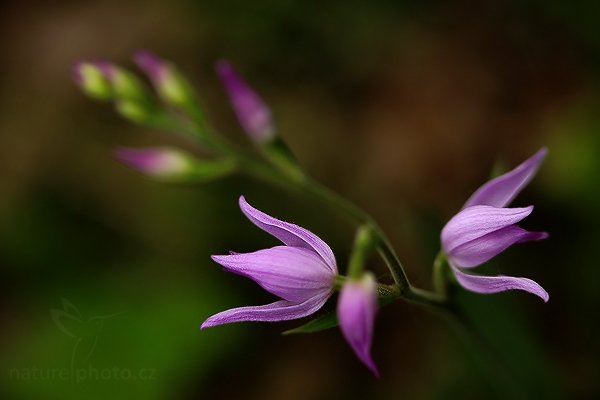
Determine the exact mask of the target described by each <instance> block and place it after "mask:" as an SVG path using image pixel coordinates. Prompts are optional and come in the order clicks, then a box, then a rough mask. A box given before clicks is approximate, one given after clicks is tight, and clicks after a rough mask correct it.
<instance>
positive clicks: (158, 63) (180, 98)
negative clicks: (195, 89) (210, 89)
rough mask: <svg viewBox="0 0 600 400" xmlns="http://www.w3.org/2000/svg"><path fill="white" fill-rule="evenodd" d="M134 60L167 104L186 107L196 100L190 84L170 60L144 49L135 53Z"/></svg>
mask: <svg viewBox="0 0 600 400" xmlns="http://www.w3.org/2000/svg"><path fill="white" fill-rule="evenodd" d="M134 61H135V63H136V64H137V66H138V67H139V68H140V69H141V70H142V71H144V72H145V73H146V75H147V76H148V78H149V79H150V81H152V84H153V85H154V87H155V89H156V90H157V92H158V94H159V95H160V97H161V98H162V99H163V101H165V102H166V103H167V104H171V105H173V106H176V107H183V108H185V107H187V106H189V105H190V104H192V103H194V102H195V98H194V95H193V93H192V89H191V88H190V85H189V84H188V82H187V81H186V80H185V79H184V78H183V77H182V76H181V74H180V73H179V72H178V71H177V70H176V68H175V67H174V66H173V65H172V64H171V63H170V62H168V61H165V60H162V59H160V58H158V57H157V56H156V55H154V54H152V53H150V52H149V51H144V50H142V51H139V52H138V53H137V54H135V56H134Z"/></svg>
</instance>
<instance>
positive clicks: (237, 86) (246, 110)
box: [216, 60, 275, 144]
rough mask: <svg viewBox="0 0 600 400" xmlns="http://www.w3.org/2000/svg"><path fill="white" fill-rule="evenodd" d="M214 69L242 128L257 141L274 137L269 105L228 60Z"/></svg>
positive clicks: (264, 140)
mask: <svg viewBox="0 0 600 400" xmlns="http://www.w3.org/2000/svg"><path fill="white" fill-rule="evenodd" d="M216 70H217V74H218V75H219V77H220V78H221V81H222V82H223V85H224V86H225V90H226V91H227V94H228V95H229V100H230V101H231V104H232V106H233V109H234V111H235V114H236V115H237V118H238V121H239V122H240V125H242V128H244V130H245V131H246V133H247V134H248V135H249V136H250V137H251V138H252V140H254V141H256V142H258V143H261V144H262V143H266V142H269V141H271V140H272V139H273V138H274V137H275V127H274V125H273V118H272V115H271V110H270V109H269V107H267V105H266V104H265V103H264V101H263V100H262V99H261V98H260V96H259V95H258V94H257V93H256V92H255V91H254V90H253V89H252V88H251V87H250V86H249V85H248V84H247V83H246V81H244V79H243V78H242V77H241V76H240V75H239V74H238V73H237V72H236V70H235V69H234V68H233V66H232V65H231V64H230V63H229V62H227V61H225V60H221V61H219V62H218V63H217V65H216Z"/></svg>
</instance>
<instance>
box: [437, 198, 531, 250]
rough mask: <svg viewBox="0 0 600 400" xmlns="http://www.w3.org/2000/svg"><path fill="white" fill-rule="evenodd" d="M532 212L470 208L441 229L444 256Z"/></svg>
mask: <svg viewBox="0 0 600 400" xmlns="http://www.w3.org/2000/svg"><path fill="white" fill-rule="evenodd" d="M532 211H533V206H529V207H523V208H496V207H491V206H471V207H468V208H465V209H464V210H462V211H461V212H459V213H458V214H456V215H455V216H454V217H452V219H451V220H450V221H448V223H447V224H446V226H444V229H442V235H441V236H442V247H443V249H444V252H445V253H446V254H451V253H452V252H453V251H454V249H456V248H457V247H459V246H461V245H464V244H466V243H469V242H471V241H472V240H475V239H478V238H480V237H482V236H485V235H487V234H488V233H491V232H494V231H497V230H499V229H502V228H504V227H507V226H509V225H513V224H516V223H517V222H519V221H521V220H522V219H523V218H525V217H527V216H528V215H529V214H531V212H532Z"/></svg>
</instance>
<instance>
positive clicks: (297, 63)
mask: <svg viewBox="0 0 600 400" xmlns="http://www.w3.org/2000/svg"><path fill="white" fill-rule="evenodd" d="M420 3H421V2H404V1H391V0H389V1H371V2H366V1H365V2H360V1H352V0H350V1H338V2H325V1H323V2H320V1H304V2H300V1H296V2H294V1H289V0H288V1H275V0H272V1H241V0H240V1H226V0H222V1H218V2H217V1H214V2H208V1H206V2H203V1H192V0H176V1H166V0H165V1H158V0H149V1H141V0H140V1H117V0H106V1H96V2H83V1H64V2H52V1H28V2H12V4H11V3H10V2H8V3H3V5H2V6H0V7H1V8H0V11H1V13H0V33H1V35H2V51H1V52H0V71H1V74H0V299H1V300H0V324H1V329H0V354H1V356H0V360H1V361H0V376H1V378H0V398H2V399H107V398H112V399H133V398H139V399H221V398H223V399H284V398H285V399H291V400H294V399H313V398H314V399H325V398H329V399H331V398H356V399H367V398H369V399H371V398H382V399H383V398H386V399H389V398H398V399H431V398H434V399H452V398H463V399H464V398H506V397H507V396H511V395H514V396H516V397H521V398H593V397H594V396H598V395H599V393H600V391H599V383H598V377H599V376H600V370H599V362H598V357H599V356H600V351H599V350H600V349H599V341H598V335H599V333H600V332H599V326H600V325H599V322H598V305H599V303H600V290H599V288H598V285H599V284H600V279H599V278H600V268H599V267H600V266H599V265H598V256H597V253H598V248H599V247H598V243H599V241H600V229H599V225H598V222H599V221H600V219H599V214H600V211H599V207H598V205H599V204H600V203H599V201H600V189H599V186H598V182H599V177H600V158H599V156H600V112H599V106H598V105H599V104H600V82H599V78H600V23H599V20H600V7H599V4H600V3H599V2H597V1H591V0H590V1H578V2H573V1H553V2H547V1H542V0H537V1H529V2H526V3H527V5H524V4H522V3H525V2H520V1H516V0H514V1H484V2H479V1H453V2H435V1H434V2H424V3H426V4H420ZM548 3H550V4H548ZM417 4H420V5H417ZM138 48H148V49H151V50H153V51H155V52H157V53H158V54H160V55H162V56H163V57H165V58H168V59H171V60H173V61H174V62H176V63H177V64H178V65H179V66H180V68H181V70H182V71H183V72H185V73H186V74H188V76H189V77H190V79H191V80H192V81H193V82H194V83H195V85H196V86H197V88H198V91H199V93H200V94H201V96H202V99H203V103H204V104H205V107H206V112H207V114H208V115H209V116H210V117H211V121H212V123H213V125H214V126H215V127H216V129H218V130H219V131H221V132H223V134H226V135H228V136H230V137H231V138H233V139H234V140H240V142H241V143H243V142H244V140H243V135H242V133H241V130H240V128H239V127H238V125H237V123H236V120H235V118H234V116H233V114H232V111H231V109H230V107H229V105H228V103H227V99H226V97H225V95H224V92H223V90H222V88H221V87H220V85H219V82H218V81H217V78H216V77H215V74H214V72H213V63H214V61H215V60H217V59H218V58H221V57H225V58H228V59H230V60H231V61H232V62H233V63H234V64H235V65H236V66H237V68H238V69H239V70H240V71H241V72H243V74H244V75H245V76H246V78H247V79H248V80H249V81H250V82H252V84H253V85H254V86H255V87H256V88H257V89H258V91H259V92H260V93H261V94H262V95H263V97H264V98H265V100H266V101H267V102H268V103H269V104H270V105H271V106H272V108H273V110H274V113H275V116H276V120H277V125H278V128H279V132H280V133H281V135H282V136H283V137H284V138H285V140H286V141H287V142H288V143H289V145H290V146H291V147H292V149H293V150H294V151H295V153H296V154H297V156H298V157H299V159H300V160H301V161H302V163H303V165H304V166H305V167H306V169H307V170H308V171H309V172H310V173H311V174H312V175H313V176H315V177H316V178H317V179H318V180H320V181H321V182H323V183H325V184H326V185H328V186H330V187H332V188H334V189H335V190H337V191H338V192H340V193H342V194H343V195H345V196H347V197H348V198H350V199H352V200H353V201H355V202H356V203H358V204H360V205H361V206H363V207H364V208H365V209H366V210H367V211H369V212H371V213H372V214H373V215H374V217H375V218H376V219H377V220H378V221H379V222H380V223H381V225H382V226H383V228H384V229H385V230H386V231H387V232H388V233H389V235H390V237H391V238H392V240H393V243H394V246H395V247H396V249H397V251H398V253H399V255H400V257H401V259H402V260H403V262H404V263H405V265H406V266H407V272H408V274H409V276H410V277H411V279H412V281H413V282H414V283H415V284H417V285H420V286H422V287H426V288H427V287H429V281H430V266H431V263H432V260H433V258H434V257H435V254H436V252H437V250H438V247H439V239H438V235H439V230H440V229H441V227H442V226H443V224H444V222H445V221H446V220H447V219H448V218H450V217H451V216H452V215H453V213H455V212H456V211H457V210H458V209H459V208H460V207H461V205H462V203H463V202H464V201H465V200H466V198H467V197H468V196H469V195H470V194H471V192H472V190H474V189H475V188H476V187H477V186H479V185H480V184H481V183H483V182H484V181H485V180H486V179H487V178H488V177H489V174H490V171H491V170H492V168H493V167H494V165H498V163H500V165H504V166H505V167H506V168H509V167H512V166H514V165H516V164H517V163H519V162H520V161H522V160H524V159H525V158H526V157H528V156H530V155H531V154H533V153H534V152H535V151H536V150H538V149H539V148H540V147H541V146H542V145H547V146H548V147H549V149H550V154H549V157H548V158H547V161H546V163H545V164H544V166H543V167H542V169H541V171H540V173H539V175H538V177H537V178H536V179H535V180H534V181H533V183H532V184H531V185H530V186H529V187H528V189H527V190H526V191H525V192H524V193H523V194H522V195H521V196H520V197H519V198H518V199H517V201H516V202H515V203H514V204H515V205H528V204H535V205H536V210H535V212H534V214H533V215H532V216H531V217H530V218H528V219H527V221H525V224H524V226H525V227H528V228H530V229H534V230H547V231H549V232H550V233H551V238H550V239H549V240H547V241H544V242H541V243H532V244H528V245H523V246H516V247H515V248H512V249H510V250H509V251H507V252H506V253H505V254H503V255H501V256H499V257H497V258H496V259H495V260H494V261H493V262H491V263H490V265H489V266H486V267H485V269H486V270H487V271H489V272H490V273H500V272H502V273H505V274H510V275H518V276H526V277H530V278H532V279H534V280H536V281H538V282H539V283H540V284H542V285H543V286H544V287H545V288H546V289H547V290H548V292H549V293H550V302H549V303H548V304H546V305H544V304H543V303H542V302H540V301H539V300H538V299H537V298H534V297H533V296H531V295H527V294H523V293H516V292H512V293H505V294H499V295H495V296H480V295H471V294H467V293H462V295H461V301H462V302H463V303H464V304H465V305H466V307H467V309H468V312H469V314H470V315H471V317H472V318H473V320H474V321H475V323H476V324H477V326H479V327H480V329H481V331H482V332H483V333H484V335H485V337H486V340H488V341H489V343H490V345H491V346H492V347H493V349H494V351H496V352H497V353H498V354H499V359H500V360H498V359H495V360H494V359H493V358H489V357H486V356H485V354H484V353H482V352H481V350H480V349H478V348H477V347H475V346H473V345H472V343H470V341H469V340H462V339H461V337H460V336H459V335H457V334H456V332H454V331H453V330H452V329H451V327H450V326H449V325H448V324H447V323H446V322H445V321H443V320H441V319H440V318H438V317H436V316H435V315H431V314H429V313H427V312H426V311H423V310H420V309H417V308H415V307H413V306H410V305H407V304H403V303H398V304H394V305H391V306H389V307H386V308H385V309H383V310H381V312H380V313H379V318H378V321H377V327H376V334H375V341H374V348H373V354H374V358H375V360H376V361H377V363H378V364H379V366H380V369H381V372H382V375H383V378H382V379H381V380H376V379H374V378H373V377H372V376H371V375H370V374H369V372H368V371H367V369H366V368H365V367H364V366H363V365H361V364H360V363H359V361H358V360H357V359H356V358H355V356H354V355H353V354H352V351H351V350H350V348H349V347H348V346H347V344H346V343H345V342H344V341H343V338H342V337H341V334H340V333H339V331H338V330H337V329H334V330H331V331H327V332H322V333H319V334H314V335H310V336H294V337H282V336H280V332H281V331H283V330H285V329H287V328H290V327H293V326H296V325H297V324H298V323H297V322H290V323H281V324H251V323H248V324H237V325H231V326H225V327H219V328H215V329H211V330H208V331H203V332H200V331H199V329H198V327H199V326H200V324H201V323H202V321H203V320H204V319H205V318H206V317H208V316H209V315H211V314H213V313H215V312H217V311H221V310H224V309H226V308H230V307H233V306H240V305H249V304H260V303H266V302H269V301H271V300H272V298H271V297H270V296H268V295H267V294H266V293H264V291H262V290H260V289H259V288H258V287H257V286H256V285H254V284H252V283H251V282H249V281H248V280H247V279H244V278H241V277H238V276H233V275H229V274H226V273H224V272H222V271H221V269H220V268H219V267H218V266H217V265H216V264H214V263H213V262H211V261H210V259H209V255H210V254H223V253H226V252H227V251H228V250H230V249H231V250H236V251H251V250H256V249H259V248H261V247H264V246H270V245H273V244H275V243H276V242H275V241H274V239H272V238H270V237H269V236H268V235H266V234H263V233H262V232H260V231H259V230H258V229H257V228H255V227H254V226H252V225H251V224H250V223H249V222H248V221H246V220H245V218H243V216H242V215H241V213H240V212H239V210H238V208H237V197H238V196H239V195H240V194H244V195H246V197H247V199H248V200H249V201H250V203H251V204H254V205H255V206H257V207H258V208H260V209H262V210H265V211H266V212H268V213H270V214H272V215H275V216H279V217H281V218H285V219H287V220H291V221H294V222H296V223H298V224H300V225H302V226H305V227H307V228H309V229H311V230H312V231H314V232H315V233H317V234H318V235H319V236H321V237H322V238H323V239H325V240H326V241H327V242H328V243H329V244H330V245H331V246H332V248H333V249H334V252H335V253H336V256H337V258H338V263H339V264H340V266H343V265H344V264H345V262H346V259H347V253H348V251H349V249H350V244H351V238H352V236H353V231H352V227H351V226H350V225H348V224H347V223H346V222H345V221H344V220H343V219H342V218H340V216H339V215H335V214H331V213H328V212H325V211H323V210H321V209H319V208H318V207H319V206H318V205H317V204H314V203H312V202H311V201H310V200H308V199H304V198H301V197H298V196H292V195H289V194H286V193H282V192H280V191H278V190H275V189H273V188H270V187H266V186H263V185H262V184H259V183H256V182H253V181H250V180H248V179H245V178H243V177H234V178H228V179H225V180H223V181H219V182H215V183H211V184H207V185H204V186H199V187H177V186H168V185H161V184H158V183H153V182H151V181H148V180H146V179H144V178H142V177H141V176H140V175H138V174H136V173H135V172H132V171H131V170H128V169H126V168H125V167H123V166H121V165H119V164H118V163H117V162H115V161H114V159H113V158H112V156H111V150H112V148H113V147H115V146H117V145H129V146H141V145H164V144H172V145H180V146H183V147H185V148H186V149H191V150H194V149H195V147H194V146H193V145H190V144H189V143H187V142H185V141H183V140H181V139H178V138H177V137H175V136H173V135H169V134H166V133H162V132H154V131H148V130H147V129H143V128H139V127H135V126H132V125H131V124H129V123H128V122H126V121H124V120H122V119H120V118H119V117H118V116H116V115H115V113H114V112H112V110H111V109H110V107H109V106H106V105H104V104H98V103H94V102H92V101H90V100H88V99H86V98H85V97H84V96H83V95H82V94H80V92H79V91H78V89H77V88H76V87H75V85H74V84H73V83H72V81H71V76H70V74H71V66H72V64H73V63H74V62H75V61H77V60H80V59H97V58H105V59H110V60H113V61H115V62H117V63H119V64H122V65H125V66H127V67H131V66H132V65H131V62H130V60H129V57H130V55H131V53H132V52H134V51H135V50H136V49H138ZM373 268H374V269H375V270H376V271H377V272H378V273H379V275H380V277H382V278H384V279H385V277H386V272H385V270H384V269H383V268H381V265H380V264H379V263H378V261H377V260H373ZM62 299H66V300H67V301H68V303H65V304H72V305H73V306H74V307H75V308H76V309H77V311H75V309H74V308H71V309H70V310H69V311H70V313H71V314H74V313H77V312H79V313H80V315H81V317H80V319H82V320H83V321H85V322H82V323H80V324H79V326H62V325H60V324H58V323H56V321H55V320H54V319H53V318H52V310H55V309H61V308H63V300H62ZM333 305H334V302H331V303H330V304H328V305H327V307H329V308H331V307H333ZM110 314H117V315H113V316H112V317H110V318H108V319H105V320H103V323H102V326H101V327H100V326H99V325H98V324H97V323H96V324H95V323H94V322H93V321H94V320H92V321H88V319H90V318H93V317H98V316H105V315H110ZM67 320H68V318H67ZM97 320H98V319H97V318H96V321H97ZM63 321H64V319H63ZM71 322H73V321H71ZM61 328H63V329H61ZM65 330H66V331H65ZM72 332H77V333H75V334H74V335H75V336H76V337H82V338H84V340H83V341H82V342H81V343H79V345H78V347H77V351H79V352H80V353H78V355H77V357H76V358H75V364H76V365H75V367H76V368H78V369H77V370H80V369H81V368H85V371H87V372H85V374H86V376H83V377H82V379H74V378H75V377H73V376H67V377H65V376H57V375H50V374H51V373H55V374H58V373H59V372H52V371H62V370H63V369H69V368H71V367H72V365H71V363H72V360H73V351H74V350H73V349H74V346H75V344H76V338H74V337H70V336H69V335H68V334H67V333H72ZM85 346H87V349H88V350H87V351H86V354H88V353H89V354H90V355H89V357H83V358H81V357H80V354H83V353H82V352H83V351H84V350H83V348H84V347H85ZM115 367H116V368H117V369H118V371H121V372H114V368H115ZM36 371H38V372H36ZM40 371H41V372H40ZM106 371H109V372H106ZM110 371H113V372H110ZM499 371H500V372H499ZM103 373H105V374H104V376H103V375H102V374H103Z"/></svg>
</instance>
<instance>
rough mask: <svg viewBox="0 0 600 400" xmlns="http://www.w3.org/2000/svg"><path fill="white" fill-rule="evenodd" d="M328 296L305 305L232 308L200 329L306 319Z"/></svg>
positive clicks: (307, 301)
mask: <svg viewBox="0 0 600 400" xmlns="http://www.w3.org/2000/svg"><path fill="white" fill-rule="evenodd" d="M327 298H328V296H320V297H313V298H311V299H308V300H306V301H305V302H303V303H295V302H292V301H287V300H280V301H276V302H275V303H271V304H266V305H263V306H250V307H239V308H232V309H231V310H227V311H223V312H220V313H218V314H215V315H213V316H212V317H209V318H208V319H207V320H206V321H204V323H203V324H202V326H201V327H200V329H205V328H210V327H212V326H216V325H223V324H230V323H232V322H244V321H263V322H276V321H287V320H290V319H297V318H302V317H306V316H307V315H310V314H314V313H315V312H317V311H318V310H319V309H320V308H321V307H323V304H325V302H326V301H327Z"/></svg>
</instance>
